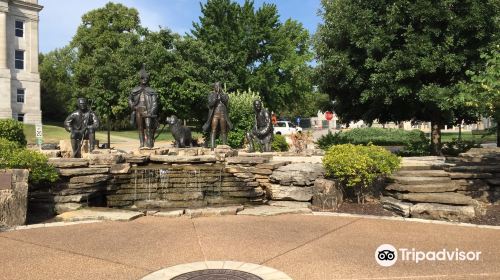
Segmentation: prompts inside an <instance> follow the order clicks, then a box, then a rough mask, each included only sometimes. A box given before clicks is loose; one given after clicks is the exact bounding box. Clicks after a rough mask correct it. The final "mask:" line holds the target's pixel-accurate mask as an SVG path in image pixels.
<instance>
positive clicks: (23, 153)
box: [0, 138, 59, 183]
mask: <svg viewBox="0 0 500 280" xmlns="http://www.w3.org/2000/svg"><path fill="white" fill-rule="evenodd" d="M0 168H8V169H28V170H29V172H30V175H29V181H30V182H31V183H40V182H55V181H56V180H57V178H58V177H59V176H58V175H57V172H56V169H55V168H54V167H53V166H51V165H49V164H48V163H47V157H46V156H45V155H43V154H41V153H39V152H37V151H32V150H27V149H24V148H22V147H19V145H18V144H16V143H15V142H11V141H8V140H7V139H4V138H0Z"/></svg>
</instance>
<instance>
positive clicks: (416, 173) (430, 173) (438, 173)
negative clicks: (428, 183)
mask: <svg viewBox="0 0 500 280" xmlns="http://www.w3.org/2000/svg"><path fill="white" fill-rule="evenodd" d="M394 175H396V176H399V177H450V175H449V173H448V172H446V171H444V170H411V171H410V170H400V171H397V172H396V173H394Z"/></svg>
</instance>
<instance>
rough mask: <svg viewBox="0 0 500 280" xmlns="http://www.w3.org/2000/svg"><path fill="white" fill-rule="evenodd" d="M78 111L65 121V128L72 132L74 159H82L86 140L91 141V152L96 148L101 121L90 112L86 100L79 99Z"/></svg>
mask: <svg viewBox="0 0 500 280" xmlns="http://www.w3.org/2000/svg"><path fill="white" fill-rule="evenodd" d="M77 105H78V110H76V111H74V112H73V113H71V114H70V115H69V116H68V117H67V118H66V120H65V121H64V128H65V129H66V131H68V132H71V148H72V149H73V157H75V158H79V157H82V154H81V150H82V145H83V141H84V140H89V151H90V152H92V151H93V150H94V147H95V131H96V129H97V128H99V119H98V118H97V116H96V114H95V113H94V112H93V111H92V110H90V108H89V107H88V105H87V99H86V98H78V100H77Z"/></svg>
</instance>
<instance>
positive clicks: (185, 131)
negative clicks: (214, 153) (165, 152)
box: [167, 115, 193, 148]
mask: <svg viewBox="0 0 500 280" xmlns="http://www.w3.org/2000/svg"><path fill="white" fill-rule="evenodd" d="M167 123H168V124H169V125H170V129H171V130H172V135H173V136H174V139H175V147H176V148H186V147H193V137H192V135H191V129H190V128H189V127H187V126H183V125H182V123H181V120H179V119H178V118H177V117H176V116H175V115H172V116H170V117H168V118H167Z"/></svg>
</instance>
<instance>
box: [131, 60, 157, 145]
mask: <svg viewBox="0 0 500 280" xmlns="http://www.w3.org/2000/svg"><path fill="white" fill-rule="evenodd" d="M139 77H140V79H141V82H140V85H139V86H137V87H135V88H134V89H132V92H131V93H130V95H129V97H128V104H129V106H130V108H131V109H132V114H131V116H130V122H131V123H132V125H135V126H137V129H138V130H139V142H140V148H143V147H144V146H146V147H147V148H153V146H154V140H155V136H154V135H155V131H156V128H157V124H158V121H157V118H158V94H157V93H156V92H155V91H154V90H153V89H152V88H150V87H149V73H147V72H146V69H145V67H144V64H143V65H142V69H141V71H140V72H139Z"/></svg>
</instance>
